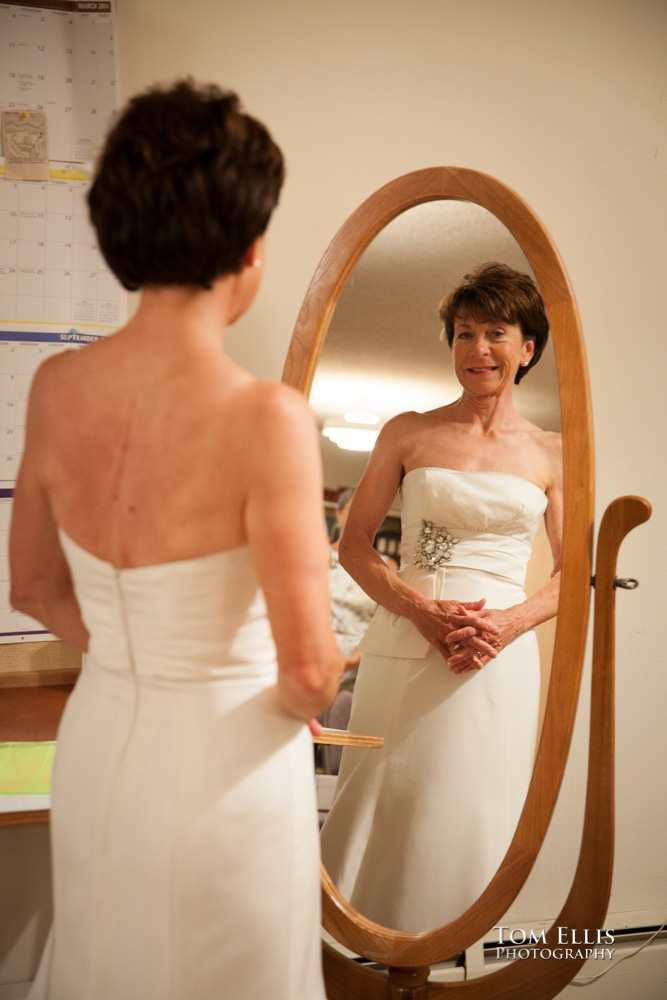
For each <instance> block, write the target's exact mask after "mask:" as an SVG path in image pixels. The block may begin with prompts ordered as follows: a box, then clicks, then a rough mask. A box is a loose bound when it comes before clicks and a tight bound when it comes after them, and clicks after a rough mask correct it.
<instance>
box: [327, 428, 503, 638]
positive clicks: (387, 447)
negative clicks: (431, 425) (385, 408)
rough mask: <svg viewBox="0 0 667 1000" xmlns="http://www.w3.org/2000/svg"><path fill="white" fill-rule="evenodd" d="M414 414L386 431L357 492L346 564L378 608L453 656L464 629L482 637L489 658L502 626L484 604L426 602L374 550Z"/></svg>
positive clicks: (343, 545)
mask: <svg viewBox="0 0 667 1000" xmlns="http://www.w3.org/2000/svg"><path fill="white" fill-rule="evenodd" d="M410 419H411V415H410V414H401V415H400V416H398V417H395V418H394V419H393V420H390V421H389V422H388V423H387V424H386V425H385V426H384V428H383V429H382V431H381V433H380V435H379V437H378V440H377V443H376V445H375V448H374V449H373V452H372V454H371V457H370V459H369V462H368V466H367V467H366V471H365V472H364V475H363V477H362V479H361V481H360V483H359V485H358V487H357V489H356V492H355V494H354V497H353V499H352V503H351V505H350V513H349V515H348V519H347V523H346V525H345V529H344V531H343V536H342V538H341V541H340V546H339V556H340V561H341V563H342V565H343V566H344V567H345V569H346V570H347V571H348V573H349V574H350V575H351V576H353V577H354V579H355V580H356V581H357V583H358V584H359V585H360V586H361V587H363V589H364V590H365V591H366V593H367V594H368V595H369V596H370V597H372V598H373V600H374V601H376V602H377V603H378V604H381V605H382V606H383V607H385V608H387V610H388V611H391V612H393V613H395V614H398V615H403V616H405V617H406V618H408V619H409V620H410V621H411V622H413V624H414V625H415V627H416V628H417V629H418V630H419V632H420V633H421V634H422V635H423V636H424V637H425V638H426V639H428V641H429V642H430V643H431V644H432V645H433V646H434V647H435V648H436V649H437V650H438V651H439V652H440V653H441V654H442V655H443V656H450V655H451V649H450V647H449V646H448V645H447V644H446V641H445V640H446V636H447V635H448V634H449V633H450V632H451V631H452V630H453V629H457V628H461V627H462V626H463V625H466V624H467V625H468V626H470V627H471V629H472V631H473V632H474V633H475V634H480V641H481V642H482V643H483V644H484V648H485V651H486V652H487V655H488V656H489V657H493V656H495V655H496V653H495V650H494V649H493V647H492V646H491V645H490V642H491V640H492V638H494V637H495V635H496V634H497V631H498V630H497V627H496V626H495V625H494V624H492V623H491V622H490V621H488V619H487V618H486V617H485V614H486V613H485V612H481V609H482V606H483V604H484V601H478V602H474V603H470V602H468V603H463V602H457V601H434V600H430V599H429V598H427V597H424V596H423V595H422V594H420V593H419V592H418V591H416V590H415V589H414V588H413V587H410V586H409V584H407V583H405V582H404V581H403V580H402V579H401V578H400V577H399V576H397V575H396V574H395V573H392V572H391V570H390V569H389V568H388V567H387V566H386V565H385V563H384V561H383V560H382V558H381V557H380V556H379V555H378V553H377V552H376V551H375V549H374V548H373V540H374V538H375V534H376V532H377V529H378V528H379V526H380V524H381V523H382V521H383V520H384V518H385V516H386V514H387V511H388V510H389V509H390V507H391V504H392V502H393V500H394V497H395V495H396V490H397V489H398V487H399V484H400V482H401V478H402V475H403V464H402V452H401V441H402V438H403V434H404V431H405V425H406V423H407V422H408V421H409V420H410Z"/></svg>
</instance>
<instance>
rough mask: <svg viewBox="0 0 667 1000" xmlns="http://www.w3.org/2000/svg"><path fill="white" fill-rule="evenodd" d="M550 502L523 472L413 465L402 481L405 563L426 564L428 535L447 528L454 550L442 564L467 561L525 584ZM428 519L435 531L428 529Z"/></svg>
mask: <svg viewBox="0 0 667 1000" xmlns="http://www.w3.org/2000/svg"><path fill="white" fill-rule="evenodd" d="M546 506H547V498H546V496H545V494H544V492H543V491H542V490H541V489H540V487H539V486H537V485H536V484H535V483H533V482H531V481H530V480H528V479H522V478H520V477H519V476H512V475H508V474H507V473H504V472H456V471H454V470H452V469H442V468H420V469H412V470H411V471H410V472H408V473H406V475H405V477H404V479H403V483H402V484H401V523H402V533H401V566H402V568H406V569H407V568H408V567H409V566H411V565H413V566H414V565H421V566H424V568H426V564H427V563H428V562H429V553H428V550H427V551H424V550H425V548H426V546H427V545H428V542H427V541H426V537H425V536H427V535H428V534H431V535H436V534H437V529H440V534H441V535H442V534H443V530H442V529H446V533H447V534H448V535H449V541H448V544H447V545H446V549H447V550H448V551H445V553H444V556H443V557H442V558H441V561H440V565H439V566H438V567H437V568H438V569H440V570H445V571H446V570H447V568H448V567H452V566H455V565H462V564H465V567H466V569H473V568H475V567H478V568H479V569H481V570H486V571H488V572H493V573H495V574H496V575H502V576H506V577H507V578H508V580H510V581H511V582H514V583H517V582H518V583H521V584H523V580H524V577H525V571H526V565H527V563H528V559H529V558H530V553H531V550H532V547H533V543H534V541H535V536H536V534H537V529H538V528H539V526H540V521H541V518H542V515H543V514H544V511H545V509H546ZM424 522H426V524H427V526H430V527H431V531H430V532H428V531H427V532H426V533H425V532H424V530H423V529H424ZM429 570H430V567H428V569H427V571H429Z"/></svg>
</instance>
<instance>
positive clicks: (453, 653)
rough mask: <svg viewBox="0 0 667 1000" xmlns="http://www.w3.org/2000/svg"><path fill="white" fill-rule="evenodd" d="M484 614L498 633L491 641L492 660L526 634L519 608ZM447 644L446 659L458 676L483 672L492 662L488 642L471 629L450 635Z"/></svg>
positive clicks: (462, 629) (491, 611)
mask: <svg viewBox="0 0 667 1000" xmlns="http://www.w3.org/2000/svg"><path fill="white" fill-rule="evenodd" d="M484 614H485V616H486V618H485V621H488V622H489V623H491V624H492V625H494V626H495V629H496V634H495V637H493V638H492V639H491V640H490V643H491V646H492V648H493V656H497V655H498V653H500V652H501V651H502V650H503V649H504V648H505V646H508V645H509V643H510V642H513V641H514V640H515V639H516V638H518V636H520V635H522V634H523V632H525V631H527V629H526V626H525V621H524V615H523V614H522V612H521V605H520V604H519V605H516V606H515V607H513V608H506V609H505V610H492V609H489V610H488V611H485V612H484ZM447 643H448V646H449V652H448V654H447V656H446V657H445V659H446V660H447V665H448V667H449V668H450V669H451V670H452V672H453V673H455V674H464V673H468V672H469V671H471V670H481V669H482V667H483V666H485V665H486V664H487V663H488V662H489V660H490V659H492V658H493V656H491V655H489V652H488V648H487V647H488V645H489V641H488V640H486V639H485V637H484V635H483V634H480V633H479V632H478V631H475V632H472V631H471V630H470V628H469V627H465V628H461V629H459V630H458V631H456V632H450V633H449V635H448V636H447Z"/></svg>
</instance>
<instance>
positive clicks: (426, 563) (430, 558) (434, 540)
mask: <svg viewBox="0 0 667 1000" xmlns="http://www.w3.org/2000/svg"><path fill="white" fill-rule="evenodd" d="M457 542H458V538H454V537H453V535H452V534H451V533H450V532H449V531H448V530H447V528H445V527H444V526H443V525H440V524H433V521H422V528H421V531H420V532H419V537H418V538H417V543H416V545H415V566H423V567H424V569H430V570H431V571H433V572H435V570H436V569H440V568H441V567H442V566H446V565H447V563H448V562H449V560H450V559H451V558H452V552H453V551H454V546H455V545H456V543H457Z"/></svg>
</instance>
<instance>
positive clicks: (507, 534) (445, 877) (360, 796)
mask: <svg viewBox="0 0 667 1000" xmlns="http://www.w3.org/2000/svg"><path fill="white" fill-rule="evenodd" d="M546 505H547V498H546V496H545V494H544V492H543V491H542V490H541V489H540V488H539V487H538V486H537V485H536V484H535V483H532V482H530V481H529V480H526V479H522V478H519V477H517V476H513V475H507V474H504V473H497V472H455V471H451V470H448V469H442V468H419V469H414V470H412V471H411V472H408V473H407V474H406V476H405V477H404V479H403V483H402V486H401V519H402V542H401V567H400V570H399V573H400V575H401V576H402V578H403V579H404V580H405V581H406V582H407V583H409V584H410V586H412V587H414V588H415V589H416V590H418V591H419V592H420V593H422V594H424V595H425V596H427V597H430V598H434V599H441V600H460V601H476V600H479V599H481V598H483V597H484V598H486V607H487V608H506V607H510V606H512V605H514V604H517V603H519V602H521V601H523V600H524V599H525V593H524V584H525V576H526V567H527V564H528V560H529V557H530V553H531V549H532V546H533V542H534V540H535V536H536V533H537V530H538V527H539V524H540V521H541V519H542V516H543V514H544V511H545V509H546ZM361 649H362V651H363V655H362V660H361V665H360V667H359V675H358V678H357V682H356V685H355V689H354V700H353V704H352V714H351V718H350V723H349V726H350V729H351V730H353V731H355V732H362V733H368V734H373V735H379V736H383V737H384V740H385V743H384V747H383V749H382V750H367V749H356V748H346V749H345V750H344V752H343V757H342V763H341V768H340V773H339V776H338V782H337V788H336V794H335V798H334V802H333V804H332V808H331V811H330V813H329V815H328V817H327V819H326V822H325V824H324V827H323V829H322V834H321V841H322V858H323V861H324V864H325V866H326V868H327V869H328V871H329V873H330V875H331V876H332V878H333V881H334V883H335V884H336V886H337V887H338V889H339V890H340V891H341V893H342V894H343V896H344V897H345V898H347V899H348V900H350V901H351V902H352V904H353V905H354V906H355V907H356V908H357V909H358V910H360V912H361V913H363V914H364V915H365V916H367V917H370V918H371V919H372V920H375V921H376V922H378V923H380V924H383V925H384V926H387V927H393V928H395V929H397V930H404V931H424V930H430V929H433V928H435V927H440V926H442V925H443V924H446V923H449V921H451V920H453V919H455V918H456V917H458V916H460V915H461V914H462V913H463V912H465V910H467V909H468V907H469V906H470V905H471V904H472V903H473V902H474V901H475V900H476V899H477V898H478V896H479V895H480V894H481V892H482V891H483V890H484V889H485V888H486V886H487V885H488V883H489V882H490V880H491V878H492V877H493V875H494V873H495V872H496V870H497V868H498V866H499V865H500V863H501V861H502V859H503V857H504V855H505V853H506V851H507V848H508V847H509V844H510V841H511V839H512V837H513V835H514V831H515V829H516V825H517V823H518V820H519V816H520V814H521V810H522V808H523V804H524V801H525V797H526V793H527V790H528V785H529V782H530V777H531V774H532V770H533V758H534V752H535V741H536V733H537V722H538V714H539V693H540V672H539V651H538V645H537V639H536V636H535V633H534V632H532V631H531V632H527V633H525V634H524V635H522V636H520V637H519V638H518V639H516V640H515V641H514V642H513V643H511V644H510V645H509V646H507V647H506V648H505V649H504V650H503V652H502V653H501V654H500V655H499V656H498V657H496V658H495V659H494V660H491V661H490V662H489V663H488V664H487V665H486V666H485V667H484V668H483V669H482V670H480V671H472V672H469V673H466V674H463V675H458V676H457V675H455V674H453V673H452V672H451V671H450V670H449V669H448V668H447V665H446V663H445V661H444V659H443V658H442V657H441V656H440V654H438V653H437V652H436V651H435V650H434V649H433V647H432V646H430V645H429V643H428V641H427V640H426V639H425V638H424V637H423V636H422V635H421V634H420V633H419V632H418V631H417V629H416V628H415V626H414V625H413V624H412V623H411V622H410V621H408V620H407V619H406V618H403V617H401V616H399V615H395V614H391V613H390V612H388V611H387V610H386V609H385V608H378V610H377V611H376V613H375V616H374V617H373V620H372V621H371V623H370V626H369V628H368V631H367V632H366V635H365V637H364V639H363V640H362V643H361Z"/></svg>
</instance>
